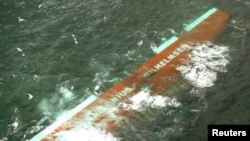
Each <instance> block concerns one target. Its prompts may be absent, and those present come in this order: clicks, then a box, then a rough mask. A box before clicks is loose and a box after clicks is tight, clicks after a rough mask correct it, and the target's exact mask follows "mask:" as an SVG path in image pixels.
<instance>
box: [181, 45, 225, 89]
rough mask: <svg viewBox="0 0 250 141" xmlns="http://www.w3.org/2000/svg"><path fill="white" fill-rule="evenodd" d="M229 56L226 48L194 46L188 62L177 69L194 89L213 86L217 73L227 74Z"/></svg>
mask: <svg viewBox="0 0 250 141" xmlns="http://www.w3.org/2000/svg"><path fill="white" fill-rule="evenodd" d="M229 60H230V56H229V49H228V47H227V46H220V45H215V44H211V43H209V42H208V43H204V44H196V45H195V47H194V49H193V50H192V52H191V54H190V55H189V59H188V61H186V62H184V63H183V64H182V65H180V66H178V67H177V70H179V71H180V73H181V75H182V76H183V77H184V78H185V79H186V80H188V82H189V83H190V84H192V85H193V86H194V87H196V88H206V87H211V86H213V85H214V82H215V81H216V79H217V73H218V72H227V68H226V66H227V65H228V64H229Z"/></svg>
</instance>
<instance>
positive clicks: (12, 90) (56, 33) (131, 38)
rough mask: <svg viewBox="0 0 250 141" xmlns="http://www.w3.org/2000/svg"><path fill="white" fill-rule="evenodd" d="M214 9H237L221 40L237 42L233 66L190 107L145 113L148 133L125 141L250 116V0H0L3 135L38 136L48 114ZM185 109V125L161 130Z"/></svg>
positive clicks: (195, 138)
mask: <svg viewBox="0 0 250 141" xmlns="http://www.w3.org/2000/svg"><path fill="white" fill-rule="evenodd" d="M213 7H216V8H218V9H220V10H223V11H226V12H228V13H229V14H230V16H231V17H230V21H229V22H228V23H227V25H226V26H225V29H224V31H223V32H222V34H221V35H220V36H219V37H218V38H217V39H216V41H215V43H216V44H220V45H224V46H228V47H229V50H230V56H231V58H230V64H229V65H228V66H227V68H228V71H227V72H225V73H219V74H218V78H217V81H216V82H215V85H214V86H212V87H209V88H206V89H203V90H202V91H200V92H199V93H198V94H197V95H199V96H194V97H192V98H190V97H189V100H186V103H185V102H184V103H185V104H184V105H186V107H184V108H182V109H181V110H180V111H182V112H181V113H180V112H179V113H175V114H173V115H172V117H171V116H170V117H167V116H166V117H164V116H162V115H164V114H160V113H164V109H162V111H161V112H159V113H158V115H157V114H155V115H152V117H154V119H153V121H152V122H150V124H149V122H146V121H145V120H144V121H143V120H142V121H141V123H140V124H142V125H143V126H142V127H140V128H138V130H143V131H144V132H139V131H138V132H126V134H122V133H117V135H119V136H120V137H121V138H122V139H123V140H124V141H129V140H131V141H132V140H145V141H149V140H150V141H151V140H155V141H157V140H159V141H166V140H171V141H205V140H207V125H208V124H250V93H249V92H250V73H249V71H250V63H249V62H250V54H249V52H250V14H249V13H250V0H220V1H218V0H88V1H87V0H36V1H31V0H0V141H7V140H8V141H21V140H27V139H29V138H31V137H32V136H33V135H34V134H35V133H37V132H34V133H31V131H33V130H34V126H35V125H36V124H37V122H38V121H39V120H40V119H42V118H43V117H48V118H49V120H48V121H47V122H46V123H44V126H46V125H49V124H50V123H51V122H53V119H54V118H55V117H56V116H57V115H58V114H59V113H60V112H62V111H64V110H66V109H71V108H73V107H74V106H76V105H77V104H78V103H80V102H81V101H83V99H84V98H86V91H87V90H89V91H93V90H94V88H95V86H96V85H101V90H102V91H105V90H107V89H108V88H110V87H111V86H112V85H114V84H115V83H116V82H119V81H120V80H121V79H122V78H124V77H126V76H127V75H128V74H129V73H131V72H132V71H133V70H135V69H136V68H137V67H138V66H140V65H141V64H142V63H144V62H145V61H146V60H148V59H149V58H150V57H152V56H153V55H154V53H153V51H152V50H151V48H150V45H151V44H152V43H155V44H157V45H159V43H160V39H161V38H162V37H171V36H172V35H173V34H174V33H173V32H171V31H172V30H174V31H175V32H176V34H177V35H181V34H180V33H181V32H182V31H183V25H184V24H186V23H190V22H191V21H192V20H194V19H195V18H197V17H198V16H200V15H201V14H202V13H204V12H206V11H207V10H209V9H211V8H213ZM105 80H112V81H105ZM69 90H70V91H71V94H73V95H74V96H73V97H70V98H68V96H67V95H63V94H64V92H65V91H69ZM184 93H189V90H187V91H185V92H184ZM31 96H32V97H31ZM183 99H184V98H183ZM192 108H196V109H199V112H198V113H197V112H195V114H190V112H185V111H189V110H192ZM149 113H150V112H149ZM179 114H181V116H180V117H181V118H182V120H181V121H182V122H181V123H180V124H181V125H180V124H179V125H178V127H179V126H182V127H183V130H181V129H182V128H179V129H180V130H181V131H178V132H174V131H173V132H170V131H169V132H168V133H167V134H164V133H161V134H160V133H159V132H157V134H154V133H153V132H156V131H162V132H164V131H165V130H161V129H166V128H167V127H168V126H171V127H173V126H174V125H173V123H170V122H168V120H164V119H175V117H177V116H179ZM142 117H143V116H142ZM161 120H163V121H165V122H164V123H162V122H159V121H161ZM137 121H138V120H137ZM135 124H136V123H135ZM151 127H152V128H154V130H153V131H151V130H152V128H151ZM124 128H126V127H124ZM125 130H126V129H124V130H123V129H121V131H120V132H124V131H125ZM147 130H148V131H150V132H146V131H147ZM37 131H39V130H37ZM149 133H151V134H149Z"/></svg>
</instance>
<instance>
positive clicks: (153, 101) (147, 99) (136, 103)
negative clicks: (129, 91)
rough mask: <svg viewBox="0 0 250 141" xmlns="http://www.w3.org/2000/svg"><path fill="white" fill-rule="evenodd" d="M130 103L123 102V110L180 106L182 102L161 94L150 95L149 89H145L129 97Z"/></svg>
mask: <svg viewBox="0 0 250 141" xmlns="http://www.w3.org/2000/svg"><path fill="white" fill-rule="evenodd" d="M129 101H130V102H128V103H126V102H123V103H122V104H121V105H122V108H123V110H136V111H143V110H145V108H148V107H151V108H155V109H157V108H162V107H166V106H170V107H179V106H181V103H180V102H178V101H177V100H176V99H175V98H170V97H167V96H161V95H155V96H151V95H150V90H149V89H147V88H146V89H143V90H142V91H140V92H139V93H137V94H135V95H134V96H133V97H131V98H129Z"/></svg>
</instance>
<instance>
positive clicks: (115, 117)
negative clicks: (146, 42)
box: [31, 9, 229, 141]
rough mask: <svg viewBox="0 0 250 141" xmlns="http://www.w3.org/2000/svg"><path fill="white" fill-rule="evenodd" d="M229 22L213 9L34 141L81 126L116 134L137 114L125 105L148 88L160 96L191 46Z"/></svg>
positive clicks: (209, 38)
mask: <svg viewBox="0 0 250 141" xmlns="http://www.w3.org/2000/svg"><path fill="white" fill-rule="evenodd" d="M228 19H229V15H228V14H227V13H225V12H223V11H220V10H217V9H212V11H211V10H210V12H209V13H206V14H205V16H204V15H203V17H201V18H200V19H198V20H196V21H195V22H194V23H193V24H191V25H189V27H187V28H185V30H186V31H187V32H186V33H185V34H184V35H182V36H181V37H179V38H178V39H177V40H176V41H174V42H173V43H171V44H170V45H167V46H166V47H164V49H162V51H160V52H159V53H158V54H157V55H155V56H154V57H152V58H151V59H150V60H148V61H147V62H145V63H144V64H143V65H142V66H140V67H139V68H138V69H137V70H135V71H134V72H133V73H132V74H131V75H130V76H128V77H127V78H125V79H124V80H123V81H122V82H120V83H118V84H116V85H114V86H113V87H112V88H110V89H109V90H107V91H106V92H104V93H103V94H101V95H100V96H95V95H92V96H90V97H89V98H88V99H87V100H86V101H84V102H83V103H81V104H80V105H78V106H77V107H76V108H74V109H73V110H72V111H70V112H69V113H66V114H65V115H63V116H62V117H61V118H58V120H57V121H56V122H55V123H54V124H52V125H51V126H49V127H47V128H46V129H45V130H43V131H42V132H40V133H39V134H37V135H36V136H34V137H33V138H32V139H31V141H39V140H42V141H49V140H55V139H56V134H57V133H59V132H61V131H65V130H70V129H72V128H75V127H77V126H83V125H91V126H94V127H97V128H100V129H102V130H105V131H107V132H115V131H116V130H117V129H118V128H119V126H120V125H121V124H122V122H123V121H124V120H125V119H126V118H129V116H131V115H132V114H133V113H134V111H133V110H131V109H130V110H129V109H128V108H127V107H126V106H124V105H129V104H131V103H130V102H131V101H130V100H129V99H130V98H131V97H133V96H135V95H137V94H139V93H140V92H141V91H143V90H144V88H145V87H147V88H150V94H152V95H160V94H162V93H163V92H164V91H165V90H166V89H167V88H169V87H170V86H171V85H172V84H173V83H174V82H175V81H176V80H178V78H179V77H180V73H179V72H178V71H177V70H176V66H178V65H179V64H181V63H182V62H183V60H185V59H187V58H188V54H189V53H190V51H191V50H192V48H190V46H195V44H197V43H204V42H212V41H213V40H214V38H215V37H216V35H218V34H219V33H220V31H221V30H222V29H223V26H224V25H225V23H226V22H227V20H228Z"/></svg>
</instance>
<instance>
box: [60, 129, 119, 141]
mask: <svg viewBox="0 0 250 141" xmlns="http://www.w3.org/2000/svg"><path fill="white" fill-rule="evenodd" d="M82 140H84V141H120V139H119V138H116V137H114V136H113V135H112V134H111V133H105V132H104V131H101V130H99V129H96V128H94V127H92V126H81V127H76V128H73V129H71V130H68V131H61V132H59V133H57V134H56V140H55V141H82Z"/></svg>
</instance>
